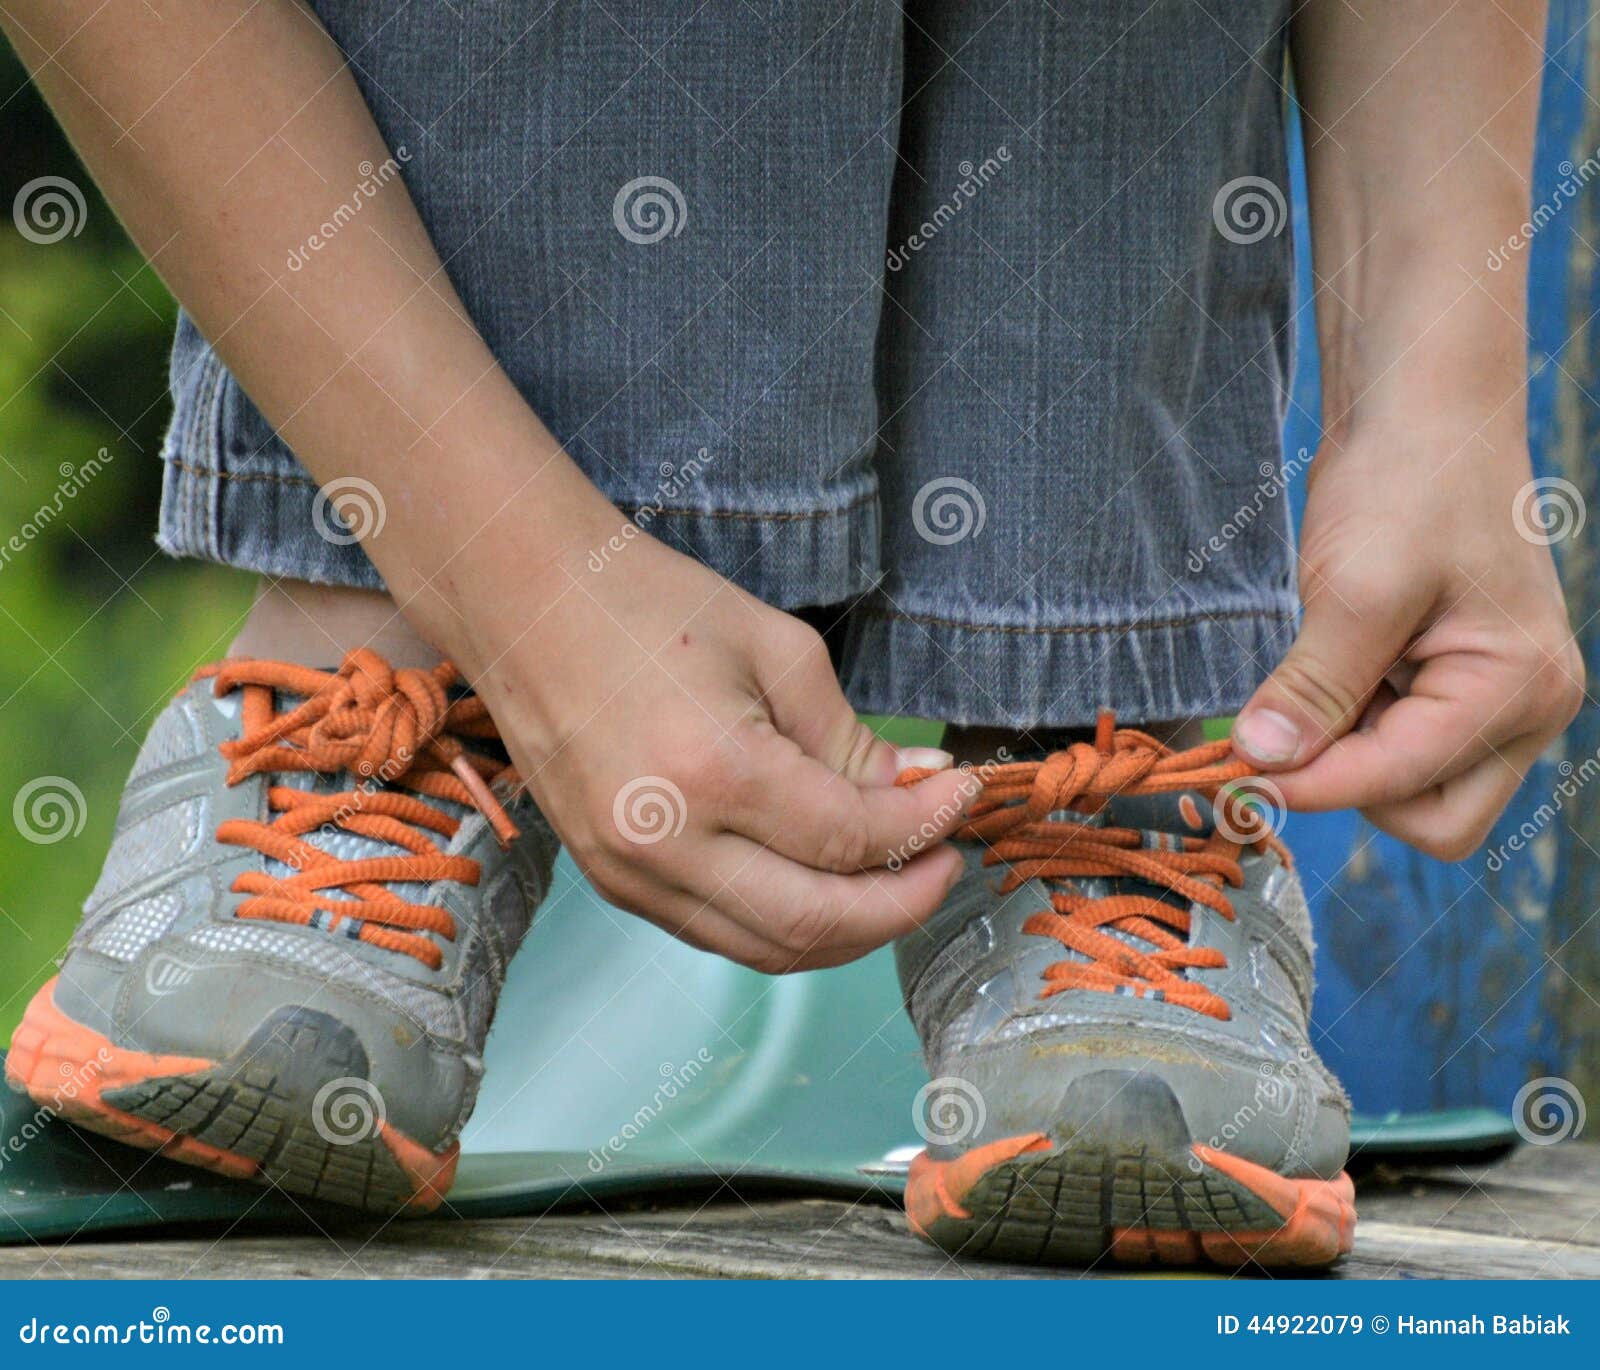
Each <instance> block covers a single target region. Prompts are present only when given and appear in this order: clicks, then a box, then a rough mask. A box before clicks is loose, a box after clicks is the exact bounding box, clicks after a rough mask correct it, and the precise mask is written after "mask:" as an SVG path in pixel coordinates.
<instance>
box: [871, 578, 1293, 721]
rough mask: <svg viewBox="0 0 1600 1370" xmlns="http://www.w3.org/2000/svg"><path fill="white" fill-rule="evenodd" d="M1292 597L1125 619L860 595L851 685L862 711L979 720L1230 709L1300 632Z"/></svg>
mask: <svg viewBox="0 0 1600 1370" xmlns="http://www.w3.org/2000/svg"><path fill="white" fill-rule="evenodd" d="M1295 617H1296V606H1295V605H1294V603H1293V602H1292V601H1289V602H1284V603H1280V604H1276V605H1272V606H1267V607H1252V608H1239V607H1236V606H1225V605H1217V606H1214V607H1209V608H1206V607H1201V608H1195V609H1192V610H1189V611H1186V612H1184V613H1182V614H1180V615H1176V616H1171V617H1165V616H1161V615H1154V614H1153V615H1150V616H1147V617H1145V618H1143V619H1138V620H1133V621H1130V622H1127V623H1122V624H1111V625H1107V624H1104V623H1078V622H1072V621H1071V620H1070V619H1069V618H1063V619H1062V620H1061V621H1059V622H1054V623H1049V624H1046V625H1043V626H1032V625H1008V624H977V623H964V622H959V621H955V620H951V619H946V618H941V617H938V616H936V615H931V614H927V615H925V614H916V613H904V612H899V611H894V610H888V609H884V608H881V607H878V606H863V607H862V608H860V609H859V610H858V611H857V612H856V613H855V614H854V615H853V616H852V620H851V628H850V637H849V641H848V643H847V645H846V650H845V669H844V673H843V676H844V687H845V693H846V695H847V696H848V698H849V700H850V702H851V704H852V705H854V707H855V708H856V709H858V710H860V711H861V712H862V713H870V714H882V715H890V716H909V717H915V718H930V719H935V720H937V721H939V722H942V723H953V724H962V725H967V726H975V727H1002V728H1019V729H1020V728H1037V727H1047V728H1076V727H1085V726H1088V725H1089V724H1092V723H1093V722H1094V720H1095V716H1096V714H1097V713H1098V712H1099V710H1100V709H1102V708H1110V709H1113V710H1115V712H1116V714H1117V716H1118V717H1119V718H1121V719H1123V720H1125V721H1126V722H1127V723H1129V724H1137V723H1140V722H1158V721H1166V720H1177V719H1191V718H1215V717H1218V716H1221V715H1226V714H1231V713H1235V712H1237V711H1238V709H1239V708H1240V707H1241V706H1242V705H1243V704H1244V703H1245V701H1246V700H1248V699H1249V698H1250V696H1251V695H1252V694H1253V693H1254V692H1255V689H1256V687H1257V686H1258V685H1260V683H1261V682H1262V681H1263V680H1265V679H1266V678H1267V676H1268V674H1270V672H1271V671H1272V668H1273V667H1274V666H1275V665H1276V664H1277V662H1278V661H1279V659H1280V658H1281V657H1282V655H1283V653H1284V652H1285V651H1286V650H1287V649H1288V646H1289V643H1290V641H1291V640H1292V639H1293V636H1294V625H1295Z"/></svg>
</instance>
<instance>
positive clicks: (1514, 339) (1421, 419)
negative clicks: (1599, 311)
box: [1318, 280, 1528, 443]
mask: <svg viewBox="0 0 1600 1370" xmlns="http://www.w3.org/2000/svg"><path fill="white" fill-rule="evenodd" d="M1326 313H1327V315H1328V317H1319V320H1318V340H1319V349H1320V352H1321V364H1322V406H1323V426H1324V431H1325V432H1326V434H1327V436H1328V438H1329V439H1330V440H1331V441H1335V442H1338V443H1345V442H1350V441H1359V440H1360V437H1361V434H1362V433H1363V432H1364V431H1366V430H1371V429H1384V430H1387V429H1391V428H1394V427H1400V428H1409V429H1413V430H1415V429H1440V428H1449V429H1453V430H1457V431H1460V432H1462V433H1464V434H1466V433H1474V432H1478V431H1480V430H1481V431H1483V432H1484V433H1485V434H1486V435H1492V437H1493V438H1494V439H1496V440H1505V439H1508V438H1524V439H1525V435H1526V409H1527V373H1528V360H1527V335H1526V333H1525V331H1524V330H1523V327H1522V323H1521V321H1522V319H1523V318H1524V313H1523V311H1522V309H1521V308H1520V305H1519V307H1518V308H1516V309H1515V310H1514V311H1513V310H1511V309H1509V308H1507V307H1506V306H1505V305H1504V304H1502V303H1501V302H1499V301H1493V300H1489V299H1487V298H1485V296H1484V295H1483V294H1482V293H1480V291H1479V290H1478V288H1477V287H1476V286H1475V285H1474V284H1473V283H1471V282H1469V281H1465V280H1458V281H1457V282H1456V284H1455V293H1454V294H1453V295H1450V296H1448V297H1446V296H1443V295H1442V294H1441V292H1438V291H1432V290H1419V289H1404V288H1402V289H1399V290H1397V291H1396V292H1395V296H1394V298H1393V299H1391V300H1390V301H1388V302H1387V303H1386V305H1385V307H1384V308H1382V309H1380V310H1376V311H1374V312H1373V313H1372V314H1370V315H1368V316H1366V317H1364V318H1357V317H1355V315H1354V314H1353V313H1352V312H1350V311H1347V310H1344V309H1342V308H1338V307H1336V308H1333V309H1330V310H1328V311H1326Z"/></svg>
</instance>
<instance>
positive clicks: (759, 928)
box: [706, 835, 966, 956]
mask: <svg viewBox="0 0 1600 1370" xmlns="http://www.w3.org/2000/svg"><path fill="white" fill-rule="evenodd" d="M706 856H707V857H708V860H707V862H706V869H707V871H708V873H709V874H710V876H711V878H712V879H713V880H715V881H716V883H717V887H718V888H717V889H716V890H715V891H712V892H710V893H709V895H708V897H709V898H711V900H712V901H713V903H714V904H715V906H716V907H717V908H718V909H720V910H721V911H722V912H723V913H725V914H727V915H728V916H729V917H730V918H733V919H734V920H735V921H737V922H739V923H740V924H741V925H742V926H744V927H745V928H747V929H750V930H751V931H753V932H757V933H759V934H760V935H761V936H763V937H766V938H768V939H770V940H772V941H774V942H776V943H777V944H778V945H779V946H780V947H782V948H784V949H785V950H786V951H788V952H790V953H792V954H793V955H795V956H811V955H813V954H816V953H828V952H833V951H841V950H849V951H851V952H852V953H853V954H854V955H863V954H865V953H866V952H867V951H870V950H872V949H873V948H875V947H880V946H882V945H883V944H884V943H886V942H889V941H892V940H893V939H894V938H896V937H901V936H904V935H905V934H906V933H908V932H911V931H913V930H914V929H915V928H917V927H919V926H921V924H922V923H924V922H926V921H927V919H929V918H930V917H932V916H933V914H934V913H935V912H936V911H937V910H938V908H939V907H940V905H941V904H943V903H944V900H945V896H946V895H947V894H948V893H949V892H950V889H951V887H952V886H953V885H954V884H955V883H956V881H957V880H959V879H960V878H961V875H962V872H963V871H964V870H965V869H966V863H965V861H964V859H963V858H962V856H961V854H960V853H959V852H958V851H956V850H955V849H954V848H951V847H941V848H938V849H937V850H935V851H930V852H928V853H926V854H925V855H922V856H919V857H917V858H916V859H915V860H913V861H910V862H908V863H907V864H906V865H904V866H902V867H901V868H900V869H898V870H893V871H890V870H878V871H860V872H857V873H855V874H853V875H838V874H833V873H831V872H824V871H816V870H811V869H808V868H807V867H805V866H803V865H800V864H799V863H797V862H794V861H790V860H788V859H787V858H785V857H782V856H779V855H778V854H777V853H776V852H772V851H767V850H765V849H763V848H761V847H757V846H755V845H754V844H753V843H751V842H749V841H747V840H745V839H743V838H739V837H734V836H732V835H727V836H724V837H723V838H721V839H719V840H718V841H717V842H716V843H715V844H714V845H713V846H712V847H711V848H709V849H708V850H707V852H706Z"/></svg>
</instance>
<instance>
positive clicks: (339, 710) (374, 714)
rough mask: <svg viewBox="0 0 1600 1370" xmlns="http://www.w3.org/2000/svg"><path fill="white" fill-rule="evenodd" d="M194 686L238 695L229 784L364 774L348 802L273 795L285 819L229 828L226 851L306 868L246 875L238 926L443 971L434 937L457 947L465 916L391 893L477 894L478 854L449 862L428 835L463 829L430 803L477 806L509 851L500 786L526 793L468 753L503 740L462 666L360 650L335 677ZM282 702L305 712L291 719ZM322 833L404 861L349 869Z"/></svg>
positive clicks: (252, 676) (230, 674)
mask: <svg viewBox="0 0 1600 1370" xmlns="http://www.w3.org/2000/svg"><path fill="white" fill-rule="evenodd" d="M196 678H197V679H201V678H210V679H211V680H212V681H213V689H214V691H215V693H216V694H217V695H218V696H219V697H220V696H222V695H225V694H228V693H229V692H231V691H233V690H238V691H240V692H241V704H240V708H241V713H242V724H243V726H242V730H241V734H240V736H239V737H238V738H237V739H236V740H234V741H229V742H224V743H223V744H222V745H221V747H220V749H219V750H220V751H221V752H222V755H223V756H224V757H225V758H226V759H227V760H228V761H230V762H231V763H232V765H231V767H230V769H229V771H228V784H230V785H237V784H238V783H239V782H240V781H242V780H245V779H247V778H248V777H250V776H252V775H259V774H262V773H267V774H282V773H284V772H290V771H310V772H314V773H317V774H320V775H337V774H338V773H340V772H341V771H350V772H353V773H354V774H355V775H357V776H358V777H360V784H359V785H358V787H357V788H356V789H353V790H346V791H343V792H342V793H338V794H309V793H307V792H306V791H304V790H299V789H295V788H293V787H292V786H288V785H271V786H269V787H268V789H267V805H268V807H269V808H270V809H271V811H272V812H273V813H275V814H276V815H278V816H277V817H276V818H274V819H272V820H270V821H268V822H257V821H255V820H254V819H242V818H234V819H229V820H227V821H226V822H223V823H221V824H219V825H218V827H217V841H219V842H224V843H228V844H230V845H232V846H240V847H249V848H252V849H254V850H255V851H258V852H260V853H261V854H262V855H263V856H266V857H269V858H270V859H272V860H274V861H279V862H281V863H283V864H284V865H286V866H288V867H290V868H291V869H292V870H293V871H294V872H295V874H293V875H291V876H275V875H271V874H269V873H267V872H266V871H247V872H245V873H244V874H243V875H241V876H239V878H238V879H237V880H235V881H234V883H233V889H234V891H235V892H236V893H239V894H248V895H249V896H250V898H248V899H246V900H244V901H243V902H242V903H241V904H240V905H239V908H238V916H239V917H240V918H265V919H271V920H274V921H276V922H280V923H297V924H300V925H302V926H311V927H319V928H324V929H327V930H328V931H334V930H342V932H343V935H344V936H346V937H351V938H354V939H357V940H359V941H362V942H366V943H369V944H370V945H372V946H375V947H383V948H385V949H386V950H389V951H397V952H402V953H404V954H405V955H408V956H414V957H416V958H417V960H419V961H421V962H422V963H423V964H424V965H427V966H429V967H431V968H433V969H435V970H437V969H438V967H439V965H440V964H441V962H442V961H443V956H442V954H441V953H440V951H439V947H438V945H437V944H436V943H435V942H434V941H433V940H432V937H430V936H429V935H428V934H432V936H436V937H444V938H452V939H453V938H454V937H455V919H454V918H452V917H451V916H450V913H449V912H448V911H447V910H446V909H443V908H439V907H437V906H434V905H429V904H413V903H409V902H408V901H406V900H404V899H401V898H400V897H399V896H398V895H396V894H395V893H394V892H393V890H391V889H390V888H389V886H390V885H391V884H397V883H419V884H427V883H429V882H432V881H434V880H452V881H456V882H458V883H460V884H463V885H476V884H477V883H478V876H479V867H478V862H476V861H474V860H472V859H470V858H468V857H464V856H451V855H447V854H446V853H445V852H444V851H443V850H441V848H440V845H439V843H438V842H436V841H435V840H434V837H433V836H430V834H436V835H437V836H438V837H439V838H442V839H443V840H444V842H446V843H448V842H449V841H450V839H451V838H453V837H454V836H455V835H456V832H457V831H458V830H459V828H460V826H461V825H460V823H459V822H458V821H457V820H456V819H455V818H453V817H451V816H450V815H449V814H448V813H446V812H444V811H443V810H442V809H440V808H438V807H437V806H436V805H434V804H430V803H429V802H428V800H429V799H434V800H441V799H442V800H450V801H453V802H454V803H457V804H461V805H464V806H467V807H470V808H475V809H477V810H478V811H479V812H480V813H482V814H483V815H484V817H485V818H486V819H488V821H489V823H490V825H491V826H492V827H493V829H494V831H495V835H496V836H497V837H498V838H499V839H500V842H501V844H502V845H505V844H508V843H509V842H510V841H511V840H512V839H513V838H515V837H516V836H517V830H516V827H515V826H514V825H513V824H512V822H511V819H510V818H509V817H508V816H507V814H506V811H505V808H504V807H503V806H502V805H501V803H500V801H499V800H498V799H497V798H496V797H495V796H494V794H493V792H492V791H491V790H490V788H489V786H490V784H491V783H495V782H500V783H502V784H504V783H507V782H509V783H515V774H514V772H512V770H511V768H510V767H509V766H508V765H506V764H505V763H504V762H500V761H495V760H492V759H490V758H488V757H485V756H481V755H478V754H477V753H475V752H472V751H469V750H468V749H467V747H466V745H465V743H466V742H468V741H475V740H476V741H493V740H497V739H498V737H499V734H498V732H497V731H496V730H495V726H494V723H493V722H492V720H491V719H490V718H489V715H488V711H487V710H486V709H485V708H484V706H483V703H482V701H481V700H479V699H478V698H477V696H476V695H464V696H460V697H458V698H456V699H451V698H450V693H449V692H450V687H451V686H453V685H454V684H456V682H457V680H458V679H459V676H458V673H457V671H456V668H455V667H454V666H452V665H450V664H449V663H448V662H446V663H443V664H441V665H439V666H436V667H435V668H434V669H433V670H431V671H422V670H414V669H401V670H395V669H394V668H393V667H391V666H390V665H389V663H388V662H386V661H385V660H384V659H383V658H382V657H380V656H379V655H378V654H377V653H376V652H372V651H368V650H365V649H362V650H358V651H354V652H351V653H350V654H349V655H348V656H346V657H345V659H344V664H343V665H342V666H341V667H340V668H339V670H338V672H337V673H336V674H333V675H330V674H328V673H327V672H325V671H317V670H312V669H311V668H309V667H305V666H294V665H290V664H289V663H287V662H280V661H225V662H222V663H221V664H219V665H216V666H211V667H207V668H206V669H205V670H202V671H201V672H199V674H198V675H197V677H196ZM278 692H282V693H284V694H289V695H298V696H301V697H302V701H303V702H301V703H300V704H297V705H296V706H294V707H293V708H292V709H289V710H288V711H287V712H282V713H280V712H279V711H278V706H277V702H276V700H277V694H278ZM396 787H398V788H396ZM398 789H404V790H409V791H411V793H409V794H402V793H399V792H398ZM324 828H335V829H343V830H344V831H346V832H350V833H356V834H359V835H360V836H362V837H368V838H372V839H373V840H375V841H378V842H384V843H387V844H389V845H391V846H395V847H399V848H402V849H403V850H404V851H405V853H406V855H403V856H402V855H394V856H377V857H370V858H366V859H363V860H343V859H341V858H339V857H337V856H334V855H331V854H330V853H328V852H325V851H322V850H320V849H319V848H317V847H314V846H312V845H311V844H310V843H309V842H306V841H303V840H302V838H303V835H304V834H306V833H310V832H315V831H317V830H319V829H324ZM326 890H340V891H343V893H344V897H340V898H335V897H332V896H330V895H328V894H325V893H323V891H326Z"/></svg>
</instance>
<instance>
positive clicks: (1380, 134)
mask: <svg viewBox="0 0 1600 1370" xmlns="http://www.w3.org/2000/svg"><path fill="white" fill-rule="evenodd" d="M1544 16H1545V5H1544V0H1501V3H1498V4H1494V5H1460V4H1456V3H1453V0H1309V3H1307V4H1305V5H1304V6H1302V8H1301V9H1300V11H1299V13H1298V15H1297V18H1296V20H1295V29H1294V55H1295V71H1296V80H1297V84H1298V88H1299V93H1300V98H1301V100H1302V103H1303V106H1304V109H1305V113H1306V142H1307V162H1308V174H1309V181H1310V198H1311V225H1312V241H1313V260H1314V267H1315V271H1316V277H1317V285H1318V291H1317V300H1316V312H1317V334H1318V342H1319V347H1320V352H1321V356H1322V365H1323V396H1324V421H1325V425H1326V427H1327V430H1328V432H1329V436H1330V438H1331V439H1333V440H1334V441H1335V442H1338V441H1339V440H1340V439H1341V437H1342V436H1343V435H1344V434H1346V433H1347V432H1349V431H1350V430H1353V429H1358V428H1360V427H1363V426H1369V427H1370V426H1371V425H1372V424H1374V423H1382V422H1389V421H1392V420H1399V419H1401V418H1402V417H1405V416H1409V417H1410V418H1411V420H1412V421H1417V420H1419V419H1420V420H1426V419H1428V418H1430V417H1432V416H1433V415H1434V414H1435V413H1438V412H1440V411H1445V410H1452V411H1454V412H1455V413H1456V414H1458V415H1467V416H1470V417H1471V418H1472V419H1473V421H1474V426H1476V425H1479V424H1483V425H1489V426H1493V427H1495V428H1497V429H1500V430H1502V431H1505V430H1507V429H1508V427H1509V429H1510V430H1511V431H1517V430H1520V427H1521V425H1522V423H1523V407H1524V400H1523V385H1524V378H1525V371H1526V332H1525V329H1524V321H1525V318H1526V312H1527V304H1526V293H1527V254H1526V252H1517V253H1513V254H1511V255H1510V257H1509V260H1507V261H1506V262H1505V264H1504V265H1503V267H1501V269H1499V270H1490V269H1489V268H1488V266H1486V261H1487V259H1488V257H1489V255H1490V253H1491V252H1493V251H1494V250H1495V249H1496V248H1499V247H1501V246H1502V245H1503V244H1504V243H1506V241H1507V240H1508V239H1510V238H1511V237H1512V236H1513V235H1514V234H1516V233H1518V231H1519V229H1520V227H1521V225H1522V224H1524V223H1525V222H1526V221H1527V218H1528V212H1529V198H1530V191H1529V182H1530V175H1531V163H1532V156H1533V138H1534V125H1535V120H1536V117H1537V107H1538V94H1539V74H1540V65H1541V54H1542V45H1543V34H1544Z"/></svg>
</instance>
